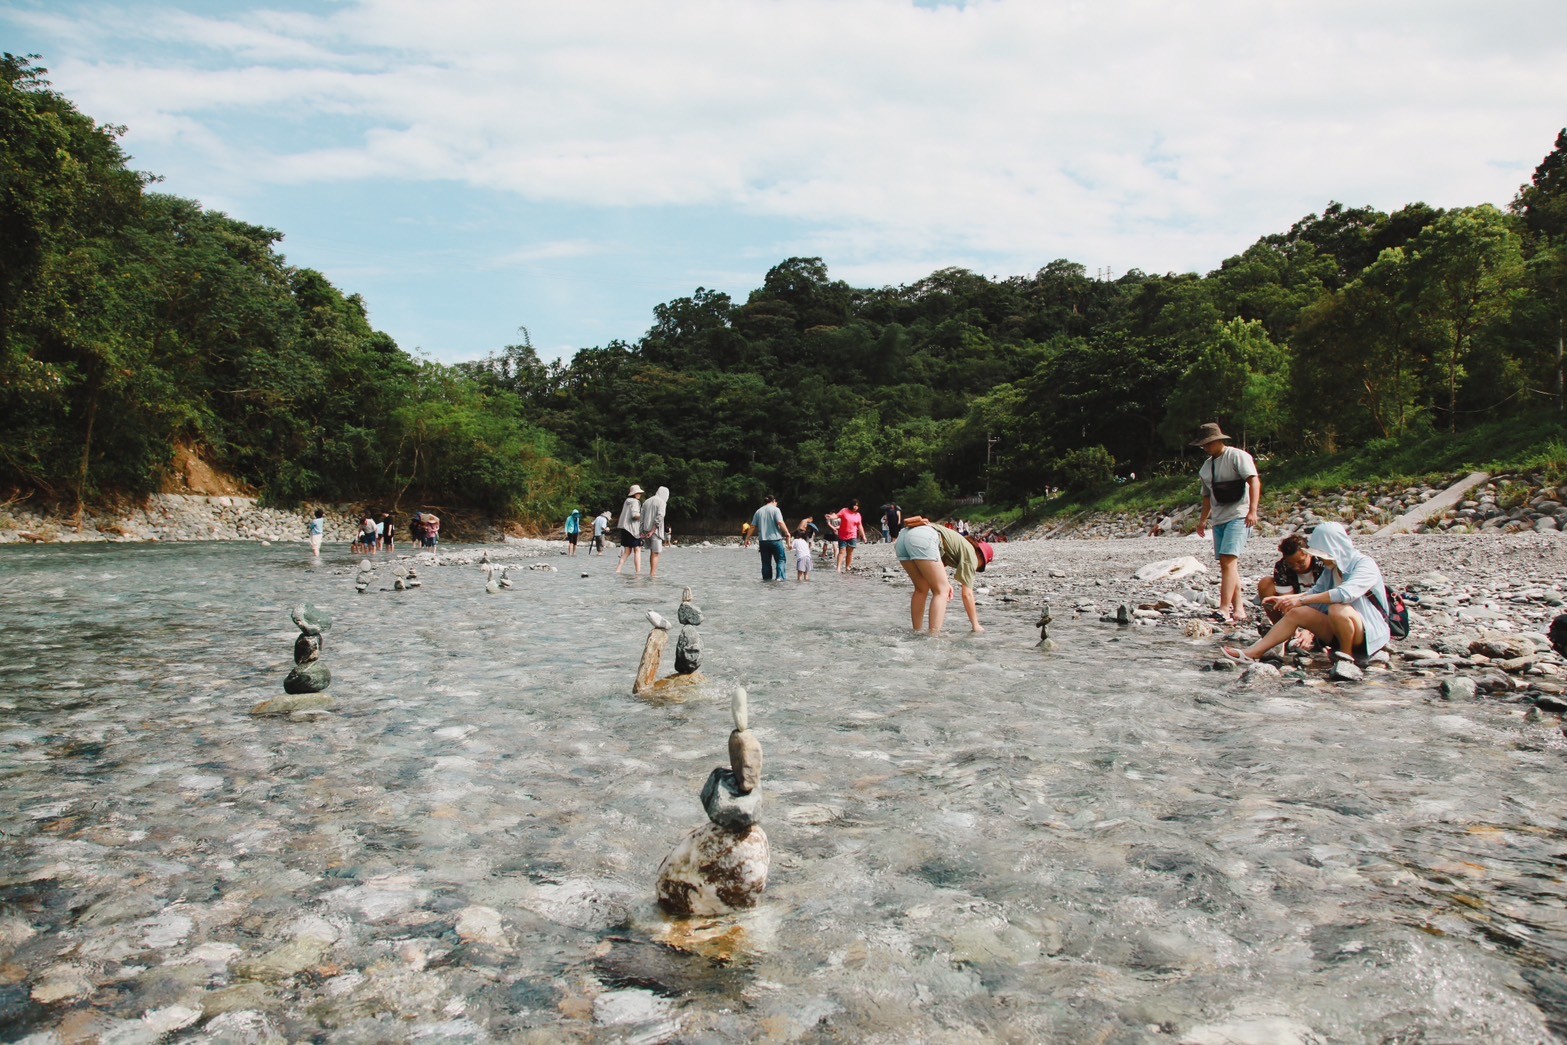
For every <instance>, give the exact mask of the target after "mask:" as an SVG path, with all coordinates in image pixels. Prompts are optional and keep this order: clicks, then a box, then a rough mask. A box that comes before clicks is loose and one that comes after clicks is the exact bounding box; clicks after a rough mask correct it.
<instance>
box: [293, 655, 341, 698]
mask: <svg viewBox="0 0 1567 1045" xmlns="http://www.w3.org/2000/svg"><path fill="white" fill-rule="evenodd" d="M331 684H332V670H331V669H330V668H328V667H327V666H326V665H325V664H323V663H321V662H320V661H319V660H313V661H309V662H307V663H304V664H296V665H294V670H293V671H290V672H289V673H288V675H287V676H286V677H285V678H284V679H283V692H284V693H320V692H321V691H323V690H325V689H326V688H327V687H328V686H330V685H331Z"/></svg>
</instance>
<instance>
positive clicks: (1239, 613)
mask: <svg viewBox="0 0 1567 1045" xmlns="http://www.w3.org/2000/svg"><path fill="white" fill-rule="evenodd" d="M1191 445H1192V446H1200V447H1202V449H1203V451H1204V452H1205V453H1206V454H1207V455H1208V459H1207V460H1206V461H1204V462H1203V463H1202V465H1201V466H1200V467H1199V468H1198V469H1197V478H1198V479H1199V480H1200V481H1201V482H1202V517H1201V518H1200V519H1198V520H1197V536H1199V537H1203V536H1206V534H1207V530H1208V526H1209V523H1210V521H1211V523H1212V525H1213V554H1214V557H1215V558H1217V559H1218V560H1219V616H1220V617H1221V618H1223V619H1224V620H1225V621H1227V622H1228V623H1230V624H1240V623H1243V622H1244V621H1245V620H1246V605H1245V603H1243V602H1242V601H1241V563H1240V557H1241V551H1242V550H1243V549H1244V548H1245V547H1246V538H1247V536H1248V535H1249V534H1250V533H1251V529H1252V527H1254V526H1256V525H1257V507H1258V506H1259V505H1260V504H1261V503H1262V479H1261V477H1259V476H1258V475H1257V462H1256V461H1254V460H1252V457H1251V454H1249V453H1247V452H1246V451H1245V450H1241V449H1239V448H1238V447H1234V446H1231V445H1230V437H1229V436H1227V435H1225V434H1224V430H1223V429H1221V428H1220V427H1219V426H1218V425H1217V424H1215V423H1213V422H1209V423H1208V424H1205V425H1202V426H1201V427H1200V428H1198V429H1197V438H1195V439H1193V440H1192V442H1191Z"/></svg>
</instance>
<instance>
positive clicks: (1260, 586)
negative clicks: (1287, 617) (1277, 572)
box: [1257, 577, 1284, 624]
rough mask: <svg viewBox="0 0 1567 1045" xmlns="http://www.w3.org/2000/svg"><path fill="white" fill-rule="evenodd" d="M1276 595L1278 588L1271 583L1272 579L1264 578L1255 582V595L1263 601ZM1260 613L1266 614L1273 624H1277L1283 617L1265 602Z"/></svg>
mask: <svg viewBox="0 0 1567 1045" xmlns="http://www.w3.org/2000/svg"><path fill="white" fill-rule="evenodd" d="M1278 593H1279V586H1278V585H1277V584H1275V583H1273V578H1272V577H1264V578H1262V580H1260V581H1258V582H1257V595H1258V596H1259V597H1260V598H1262V599H1264V600H1267V599H1271V598H1273V596H1275V595H1277V594H1278ZM1262 612H1264V613H1266V614H1267V615H1268V619H1269V620H1270V621H1272V622H1273V623H1275V624H1277V623H1278V622H1279V618H1280V617H1282V616H1284V614H1282V613H1280V612H1279V611H1278V610H1276V609H1274V608H1273V607H1272V606H1269V605H1268V604H1267V602H1266V601H1264V602H1263V604H1262Z"/></svg>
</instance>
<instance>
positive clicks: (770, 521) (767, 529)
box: [751, 504, 789, 541]
mask: <svg viewBox="0 0 1567 1045" xmlns="http://www.w3.org/2000/svg"><path fill="white" fill-rule="evenodd" d="M751 525H752V526H754V527H756V539H757V540H759V541H783V540H788V539H789V534H788V532H787V531H785V530H784V518H783V512H781V511H779V510H778V506H777V505H776V504H764V505H762V506H761V507H760V508H758V509H757V510H756V514H755V515H753V516H751Z"/></svg>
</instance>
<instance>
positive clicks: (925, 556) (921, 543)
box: [892, 515, 995, 635]
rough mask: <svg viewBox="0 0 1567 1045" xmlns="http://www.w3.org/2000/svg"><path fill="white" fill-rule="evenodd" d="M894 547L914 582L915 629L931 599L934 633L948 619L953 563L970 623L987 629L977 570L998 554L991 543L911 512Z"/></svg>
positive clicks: (911, 611) (911, 600)
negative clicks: (976, 584) (949, 572)
mask: <svg viewBox="0 0 1567 1045" xmlns="http://www.w3.org/2000/svg"><path fill="white" fill-rule="evenodd" d="M892 549H893V552H894V554H896V555H897V556H898V563H899V565H901V566H902V567H903V572H905V573H907V574H908V575H909V579H910V580H911V581H913V582H914V594H913V595H911V596H909V616H910V618H911V619H912V621H913V624H914V630H915V631H919V630H920V627H921V625H922V624H923V623H924V622H925V620H926V609H925V607H926V603H927V602H928V603H929V605H930V611H929V625H930V626H929V629H928V630H929V632H930V634H932V635H940V634H941V628H942V625H943V624H944V623H945V622H946V619H947V602H948V600H950V599H951V598H952V584H951V582H950V581H948V580H947V568H948V567H949V566H950V567H951V568H952V569H953V570H955V571H956V573H957V582H958V585H959V587H960V588H961V589H962V592H963V611H964V612H965V613H967V614H968V620H969V627H970V628H971V629H972V630H973V631H974V632H975V633H976V634H977V633H979V632H982V631H984V630H985V629H984V628H982V627H980V623H979V607H978V606H977V605H976V604H975V602H974V574H975V573H982V572H984V569H985V567H987V566H989V565H990V561H991V559H993V558H994V557H995V550H994V549H993V548H991V546H990V545H988V544H985V543H984V542H982V541H975V540H971V539H969V538H967V537H964V536H963V535H962V534H960V533H958V531H956V530H954V529H952V528H951V527H950V526H942V525H940V524H939V523H933V522H931V521H930V520H928V519H926V518H925V517H924V516H922V515H911V516H909V517H908V518H907V519H905V520H904V521H903V530H902V532H901V533H899V534H898V539H897V541H895V542H894V543H893V546H892Z"/></svg>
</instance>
